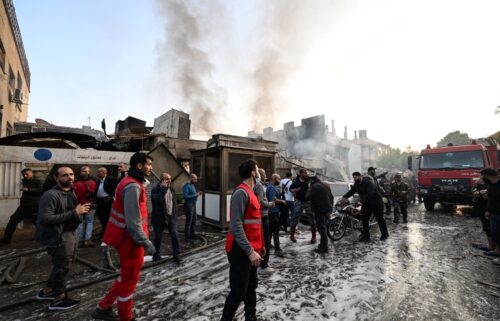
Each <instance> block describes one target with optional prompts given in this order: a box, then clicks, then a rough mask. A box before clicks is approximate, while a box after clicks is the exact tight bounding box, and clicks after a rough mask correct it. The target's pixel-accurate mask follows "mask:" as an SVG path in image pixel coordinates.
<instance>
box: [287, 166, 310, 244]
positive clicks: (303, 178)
mask: <svg viewBox="0 0 500 321" xmlns="http://www.w3.org/2000/svg"><path fill="white" fill-rule="evenodd" d="M308 189H309V175H308V174H307V170H306V169H305V168H301V169H300V170H299V175H298V176H297V178H296V179H294V180H293V182H292V185H291V186H290V191H292V193H293V194H294V195H295V204H294V205H295V208H294V211H293V215H292V221H291V224H290V229H291V231H290V240H291V241H292V242H297V239H296V238H295V231H296V229H297V225H298V224H299V220H300V216H301V214H302V211H303V210H305V211H306V214H307V216H308V218H309V224H310V225H311V244H314V243H316V221H315V219H314V214H313V213H312V211H311V202H309V201H308V200H307V198H306V194H307V190H308Z"/></svg>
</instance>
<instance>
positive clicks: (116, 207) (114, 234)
mask: <svg viewBox="0 0 500 321" xmlns="http://www.w3.org/2000/svg"><path fill="white" fill-rule="evenodd" d="M132 183H136V184H139V186H140V187H141V192H140V195H139V209H140V211H141V219H142V230H143V231H144V233H145V234H146V236H149V231H148V208H147V205H146V198H147V196H146V190H145V189H144V186H143V185H142V184H141V183H140V182H139V181H137V180H136V179H134V178H132V177H130V176H125V178H123V179H122V180H121V181H120V183H119V184H118V187H117V188H116V192H115V200H114V202H113V206H112V208H111V213H110V216H109V221H108V224H107V225H106V231H105V232H104V236H103V238H102V240H103V241H104V242H105V243H106V244H108V245H111V246H114V247H116V245H118V244H120V242H121V241H122V239H123V237H124V235H125V233H126V226H125V211H124V208H123V199H122V191H123V189H124V188H125V186H127V185H128V184H132Z"/></svg>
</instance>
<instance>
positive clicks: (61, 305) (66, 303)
mask: <svg viewBox="0 0 500 321" xmlns="http://www.w3.org/2000/svg"><path fill="white" fill-rule="evenodd" d="M78 304H80V301H78V300H73V299H70V298H68V296H65V297H64V299H62V300H53V301H52V302H50V304H49V310H50V311H61V310H68V309H71V308H74V307H76V306H77V305H78Z"/></svg>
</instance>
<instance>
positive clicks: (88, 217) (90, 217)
mask: <svg viewBox="0 0 500 321" xmlns="http://www.w3.org/2000/svg"><path fill="white" fill-rule="evenodd" d="M94 213H95V210H90V211H89V212H88V213H87V214H85V215H82V219H83V222H82V223H80V224H79V225H78V240H79V241H83V240H85V241H88V240H90V238H91V237H92V227H93V226H94ZM84 223H85V239H84V237H83V224H84Z"/></svg>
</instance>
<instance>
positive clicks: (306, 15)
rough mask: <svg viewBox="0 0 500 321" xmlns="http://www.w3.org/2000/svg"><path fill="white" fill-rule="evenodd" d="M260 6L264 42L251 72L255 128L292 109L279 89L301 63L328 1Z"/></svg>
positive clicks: (286, 0) (282, 0)
mask: <svg viewBox="0 0 500 321" xmlns="http://www.w3.org/2000/svg"><path fill="white" fill-rule="evenodd" d="M262 8H263V13H264V14H263V16H262V18H261V19H262V24H261V25H262V30H261V31H260V33H261V34H262V35H263V36H264V37H265V38H266V39H267V44H266V45H265V46H264V48H263V49H262V54H261V59H260V60H259V61H258V63H257V65H256V67H255V69H254V73H253V81H254V83H255V85H256V87H257V93H258V94H257V97H256V99H255V101H254V103H253V106H252V114H253V119H252V129H253V130H256V131H259V130H260V129H261V128H262V127H263V125H269V124H275V123H277V122H278V123H279V121H280V120H281V121H282V120H283V119H289V118H290V116H289V114H288V115H287V114H286V112H287V111H288V112H292V111H291V110H289V109H288V108H287V106H286V99H283V98H282V97H280V91H281V90H282V89H283V87H284V86H285V85H286V81H287V80H289V79H290V78H292V77H293V76H294V75H295V72H296V71H297V70H299V69H300V68H301V67H302V65H303V63H304V59H305V56H306V54H307V53H308V50H309V48H310V47H311V42H313V41H314V40H315V39H317V38H320V37H319V35H320V34H321V27H322V24H324V23H325V17H326V16H325V14H326V13H327V12H329V10H328V8H329V4H328V1H322V0H318V1H314V2H310V1H293V0H292V1H290V0H276V1H264V2H262ZM276 116H281V118H280V119H275V117H276Z"/></svg>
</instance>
